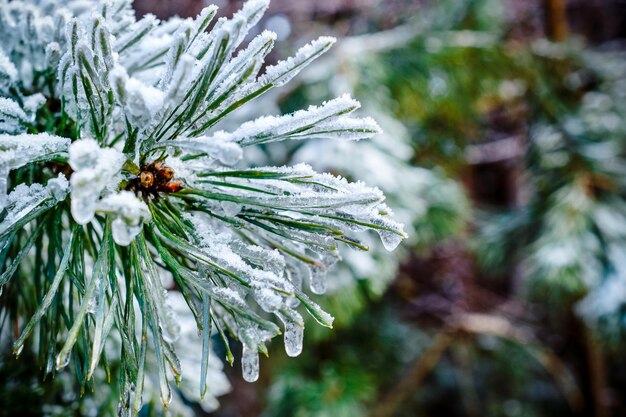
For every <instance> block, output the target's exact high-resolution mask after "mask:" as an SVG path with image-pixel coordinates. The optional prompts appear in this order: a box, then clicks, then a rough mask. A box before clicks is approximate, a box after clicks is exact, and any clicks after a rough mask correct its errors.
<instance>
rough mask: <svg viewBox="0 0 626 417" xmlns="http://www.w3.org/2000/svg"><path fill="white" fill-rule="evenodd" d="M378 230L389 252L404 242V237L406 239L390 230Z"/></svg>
mask: <svg viewBox="0 0 626 417" xmlns="http://www.w3.org/2000/svg"><path fill="white" fill-rule="evenodd" d="M377 232H378V235H379V236H380V240H381V241H382V242H383V246H384V247H385V249H387V250H388V251H389V252H391V251H393V250H395V249H396V248H397V247H398V245H399V244H400V242H402V239H404V237H403V236H401V235H399V234H397V233H394V232H390V231H388V230H378V231H377Z"/></svg>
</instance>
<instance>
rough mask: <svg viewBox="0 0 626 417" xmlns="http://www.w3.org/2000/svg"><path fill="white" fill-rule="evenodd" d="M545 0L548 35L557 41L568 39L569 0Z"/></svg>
mask: <svg viewBox="0 0 626 417" xmlns="http://www.w3.org/2000/svg"><path fill="white" fill-rule="evenodd" d="M543 2H544V8H545V16H546V30H547V32H548V33H547V34H548V37H550V39H552V40H553V41H557V42H562V41H564V40H566V39H567V35H568V34H569V25H568V23H567V7H566V3H567V0H543Z"/></svg>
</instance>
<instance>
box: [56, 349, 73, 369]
mask: <svg viewBox="0 0 626 417" xmlns="http://www.w3.org/2000/svg"><path fill="white" fill-rule="evenodd" d="M71 354H72V351H71V350H69V351H68V352H67V353H64V354H63V355H61V353H60V354H59V355H58V356H57V370H59V369H62V368H65V367H66V366H67V365H69V363H70V355H71Z"/></svg>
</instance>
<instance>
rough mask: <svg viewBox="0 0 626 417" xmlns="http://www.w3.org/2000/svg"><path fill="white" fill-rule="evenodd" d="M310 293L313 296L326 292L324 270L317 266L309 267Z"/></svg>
mask: <svg viewBox="0 0 626 417" xmlns="http://www.w3.org/2000/svg"><path fill="white" fill-rule="evenodd" d="M311 291H312V292H313V293H314V294H324V293H325V292H326V270H325V269H324V268H321V267H319V266H312V267H311Z"/></svg>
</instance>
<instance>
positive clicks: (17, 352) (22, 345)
mask: <svg viewBox="0 0 626 417" xmlns="http://www.w3.org/2000/svg"><path fill="white" fill-rule="evenodd" d="M23 350H24V344H21V345H19V346H18V348H17V350H16V351H15V352H13V353H15V357H16V358H19V356H20V355H21V354H22V351H23Z"/></svg>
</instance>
